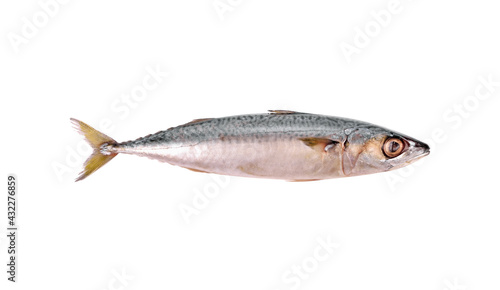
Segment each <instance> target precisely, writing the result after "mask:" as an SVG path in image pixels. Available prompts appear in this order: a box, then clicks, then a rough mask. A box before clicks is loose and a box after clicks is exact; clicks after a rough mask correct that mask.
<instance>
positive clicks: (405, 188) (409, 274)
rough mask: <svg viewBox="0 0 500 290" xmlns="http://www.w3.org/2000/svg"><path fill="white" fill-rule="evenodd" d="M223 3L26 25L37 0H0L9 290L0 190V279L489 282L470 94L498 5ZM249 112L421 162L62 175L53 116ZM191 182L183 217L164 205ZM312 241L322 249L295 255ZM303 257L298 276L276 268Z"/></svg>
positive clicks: (149, 117) (72, 283)
mask: <svg viewBox="0 0 500 290" xmlns="http://www.w3.org/2000/svg"><path fill="white" fill-rule="evenodd" d="M47 1H48V0H41V3H46V2H47ZM226 1H227V0H221V2H213V1H212V0H206V1H168V2H167V1H163V2H160V1H134V2H132V1H105V3H103V1H69V2H68V3H65V4H57V7H56V6H51V7H49V9H51V10H50V11H51V14H52V15H51V16H46V19H44V15H47V14H46V12H44V10H43V8H42V7H41V5H40V4H39V2H37V1H3V2H2V4H0V29H1V31H0V34H1V35H2V37H1V41H0V80H1V81H0V84H1V85H0V95H1V99H2V105H1V114H0V124H1V128H2V142H1V144H2V145H1V146H2V150H1V152H2V153H1V154H2V157H1V165H0V166H1V172H2V174H1V175H2V179H4V180H5V179H6V176H7V174H8V173H15V174H17V176H18V179H19V213H18V214H19V220H18V223H19V228H20V231H19V233H18V235H19V240H18V250H19V256H18V262H19V268H18V270H19V272H18V281H19V282H18V283H17V284H16V285H13V283H10V282H7V281H6V279H7V277H6V273H5V271H6V269H5V264H6V262H7V253H6V252H7V251H6V247H7V241H6V239H5V227H4V226H3V225H4V224H6V216H7V214H6V202H5V201H2V202H1V209H0V217H1V219H2V220H3V221H2V222H1V224H2V228H1V229H0V233H1V234H2V238H1V239H0V243H1V252H0V253H1V254H0V260H1V265H2V267H1V271H0V272H1V273H3V274H0V278H1V282H0V285H2V286H0V288H1V289H16V288H17V289H38V288H40V287H42V288H49V287H50V289H252V290H255V289H270V290H271V289H386V290H389V289H395V290H396V289H397V290H400V289H407V290H411V289H449V290H463V289H498V288H499V287H500V279H499V276H498V273H499V271H500V264H499V263H498V261H499V260H500V247H499V245H500V233H499V228H500V227H499V223H500V210H499V207H500V197H499V193H500V191H499V190H498V173H499V172H498V162H499V161H500V160H499V154H498V144H499V142H500V138H499V131H498V124H499V121H500V118H499V117H498V109H499V98H500V86H496V87H492V93H490V92H489V91H487V90H486V89H485V88H484V87H483V89H482V90H481V89H480V91H481V92H482V93H488V94H489V98H487V99H483V100H478V99H477V96H475V95H474V94H475V90H476V88H477V87H478V86H481V82H480V81H479V78H484V79H487V78H488V77H491V78H492V79H493V80H495V81H497V82H498V81H500V69H499V68H500V38H499V37H498V35H499V30H498V28H499V27H500V17H499V14H498V11H499V7H498V5H495V4H494V3H495V2H494V1H486V0H484V1H462V2H460V3H458V2H457V1H428V0H427V1H409V0H401V1H400V2H396V4H389V3H390V1H387V0H382V1H351V2H349V1H336V2H334V1H285V0H281V1H250V0H242V1H239V2H238V1H235V0H233V1H229V2H226ZM14 2H15V3H14ZM53 3H54V2H53ZM56 3H57V2H56ZM214 3H216V4H218V5H219V6H223V5H224V4H226V5H230V6H229V7H230V8H231V10H230V11H226V12H224V13H222V12H220V11H219V13H218V12H217V10H216V9H215V8H214ZM221 3H222V4H221ZM228 3H229V4H228ZM390 5H395V6H396V7H397V9H396V10H397V11H393V12H392V13H390V19H388V18H387V17H386V18H385V22H384V23H383V24H384V26H381V25H380V24H374V22H373V21H374V19H375V16H374V15H375V14H377V15H386V16H387V13H388V12H386V14H384V12H380V11H381V10H384V11H388V6H390ZM42 6H43V5H42ZM56 8H57V9H56ZM373 13H375V14H373ZM42 14H44V15H42ZM221 16H222V17H221ZM34 17H35V18H37V20H33V18H34ZM24 18H26V19H27V20H24ZM25 21H28V22H30V23H34V21H35V22H36V23H37V24H36V25H38V26H35V30H34V31H33V30H31V34H30V33H29V32H30V31H29V29H28V28H26V26H27V25H29V24H26V22H25ZM34 25H35V24H34ZM367 25H368V27H369V29H372V30H371V31H370V32H369V33H370V34H371V36H367V38H368V40H367V39H366V38H365V39H364V41H365V43H364V44H365V45H364V47H360V48H359V47H358V48H357V49H359V50H356V53H354V54H352V55H351V56H350V60H351V61H348V58H346V56H345V54H344V53H343V51H342V48H341V47H342V46H346V45H351V46H354V45H355V43H354V41H355V38H358V39H357V40H358V41H359V40H360V38H362V36H361V34H360V32H359V31H364V30H365V29H366V26H367ZM377 29H379V30H377ZM23 33H25V35H23ZM26 33H28V34H26ZM361 33H363V34H364V32H361ZM21 37H22V38H23V39H24V41H23V42H16V41H14V42H13V39H17V41H20V40H19V39H20V38H21ZM358 44H359V43H358ZM149 68H151V69H156V68H159V69H160V70H161V71H163V72H166V71H168V72H169V73H170V74H169V76H168V77H165V76H163V77H161V78H160V81H161V82H159V83H156V85H157V86H156V87H155V88H154V89H151V90H148V91H147V95H145V96H144V97H143V98H142V100H140V101H133V104H132V105H133V106H135V107H133V108H132V107H130V106H131V105H129V104H127V103H125V102H124V100H123V98H124V97H123V96H124V95H128V96H130V95H131V94H132V93H134V92H136V91H137V90H140V86H141V84H142V81H143V79H144V77H146V76H148V75H149V74H150V73H149V72H148V69H149ZM151 83H153V82H151ZM136 98H137V96H136ZM464 102H465V103H466V106H467V107H466V108H468V109H464V110H465V113H463V115H460V114H459V113H458V112H457V111H455V110H458V108H459V106H463V104H464ZM268 109H286V110H297V111H303V112H311V113H318V114H327V115H334V116H344V117H350V118H354V119H360V120H364V121H368V122H372V123H375V124H378V125H381V126H385V127H388V128H391V129H394V130H396V131H400V132H402V133H405V134H408V135H410V136H412V137H415V138H417V139H422V140H426V141H427V142H429V145H431V154H430V155H429V156H428V157H426V158H424V159H423V161H422V162H421V164H419V165H415V166H412V167H410V168H406V169H402V170H399V171H396V172H392V173H382V174H375V175H369V176H361V177H353V178H345V179H332V180H325V181H319V182H302V183H293V182H285V181H276V180H260V179H248V178H236V177H234V178H230V179H229V181H227V179H226V178H222V177H219V178H221V179H220V180H222V181H225V182H226V181H227V185H226V184H222V185H218V184H217V183H216V182H215V181H214V179H213V178H212V177H213V175H208V174H201V173H195V172H191V171H188V170H185V169H182V168H179V167H175V166H170V165H168V164H162V163H160V162H155V161H151V160H149V159H146V158H140V157H135V156H117V157H116V158H115V159H113V160H112V161H111V162H110V163H109V164H107V165H106V166H104V167H103V168H102V169H100V170H99V171H98V172H96V173H95V174H94V175H92V176H90V177H89V178H88V179H86V180H84V181H81V182H78V183H75V182H73V180H74V178H75V177H76V176H77V173H78V172H79V171H80V169H81V164H82V163H83V161H84V159H85V158H86V157H87V156H86V154H87V153H84V154H81V151H82V150H83V149H85V148H79V144H80V142H81V137H80V136H79V135H78V134H77V133H76V132H75V131H74V130H73V129H72V127H71V125H70V122H69V118H70V117H74V118H78V119H81V120H82V121H84V122H87V123H88V124H90V125H92V126H95V127H96V128H100V129H102V130H103V132H104V133H106V134H108V135H110V136H111V137H113V138H115V139H116V140H118V141H125V140H130V139H135V138H137V137H141V136H144V135H147V134H150V133H154V132H157V131H159V130H163V129H167V128H169V127H172V126H176V125H179V124H182V123H185V122H187V121H190V120H192V119H195V118H203V117H222V116H228V115H237V114H246V113H262V112H265V111H266V110H268ZM103 120H108V121H103ZM101 122H108V123H109V124H110V126H106V127H105V128H102V126H101V125H100V124H101ZM109 124H108V125H109ZM79 152H80V153H79ZM2 184H4V186H5V187H6V185H5V184H6V181H4V182H2ZM1 191H2V192H4V193H3V194H2V196H3V197H2V198H1V200H5V199H6V188H5V189H2V190H1ZM206 191H208V192H209V194H210V193H215V194H212V195H211V196H210V197H208V198H207V199H206V200H205V204H203V205H202V206H204V208H201V209H200V210H199V211H198V212H197V215H193V216H190V217H188V220H189V224H188V223H186V219H185V218H184V217H183V215H182V214H181V211H180V210H179V208H180V207H183V206H184V207H194V206H196V205H198V207H199V206H200V204H199V203H197V204H193V199H197V200H198V202H199V199H200V195H201V194H203V193H204V192H205V193H206ZM216 193H219V194H218V195H216ZM214 195H216V196H214ZM318 239H324V240H327V239H331V240H332V241H335V242H336V243H338V244H339V245H340V246H339V247H338V248H336V249H335V251H334V252H333V253H332V254H329V255H328V256H327V258H326V260H325V261H320V262H315V260H314V259H315V258H314V252H315V249H316V248H317V247H318V245H319V243H318ZM322 254H323V255H324V254H325V252H322ZM304 262H305V263H306V264H307V263H309V264H308V265H306V267H308V268H307V269H308V271H310V272H311V273H310V274H308V276H307V278H297V276H293V275H291V274H290V273H289V272H287V271H290V270H291V269H292V267H293V266H294V265H297V266H300V267H303V265H302V264H303V263H304ZM315 263H317V264H315ZM122 271H125V273H126V275H127V276H128V278H127V280H125V281H124V282H123V281H122V282H120V280H119V279H116V274H114V273H116V272H122ZM287 275H288V276H287ZM283 277H285V279H283ZM286 277H288V278H293V277H295V278H293V279H294V280H293V281H294V282H290V280H287V278H286ZM6 285H7V286H6Z"/></svg>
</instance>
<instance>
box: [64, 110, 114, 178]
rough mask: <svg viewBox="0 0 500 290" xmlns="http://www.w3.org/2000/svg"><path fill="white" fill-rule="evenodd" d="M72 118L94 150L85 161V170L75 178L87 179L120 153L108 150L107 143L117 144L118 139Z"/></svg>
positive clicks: (79, 131) (76, 127)
mask: <svg viewBox="0 0 500 290" xmlns="http://www.w3.org/2000/svg"><path fill="white" fill-rule="evenodd" d="M70 120H71V123H73V125H74V126H75V129H76V130H77V131H78V133H80V134H82V135H83V136H84V137H85V141H87V143H89V144H90V146H91V147H92V149H93V150H94V151H93V152H92V155H90V157H89V158H88V159H87V160H86V161H85V163H84V168H83V171H82V172H80V175H79V176H78V178H77V179H76V180H75V181H79V180H82V179H85V178H86V177H87V176H89V175H90V174H92V173H94V171H96V170H97V169H99V168H101V167H102V166H103V165H104V164H106V163H108V161H109V160H111V159H113V157H115V156H116V155H117V154H118V153H112V152H108V151H106V150H107V148H106V145H114V144H116V141H115V140H113V138H111V137H109V136H107V135H105V134H103V133H101V132H99V131H97V130H96V129H94V128H92V127H90V126H89V125H87V124H85V123H83V122H82V121H78V120H77V119H73V118H71V119H70ZM103 145H104V146H103Z"/></svg>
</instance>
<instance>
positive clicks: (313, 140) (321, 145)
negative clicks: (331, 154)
mask: <svg viewBox="0 0 500 290" xmlns="http://www.w3.org/2000/svg"><path fill="white" fill-rule="evenodd" d="M299 140H300V141H302V142H304V144H305V145H307V146H309V147H310V148H311V149H314V150H317V151H320V152H323V153H324V152H328V150H330V149H332V148H333V147H335V146H336V145H337V144H339V142H338V141H335V140H332V139H329V138H318V137H306V138H299Z"/></svg>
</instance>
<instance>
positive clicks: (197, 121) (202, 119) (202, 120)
mask: <svg viewBox="0 0 500 290" xmlns="http://www.w3.org/2000/svg"><path fill="white" fill-rule="evenodd" d="M212 119H213V118H201V119H194V120H193V121H191V122H187V123H186V124H182V125H181V126H186V125H192V124H196V123H200V122H205V121H208V120H212Z"/></svg>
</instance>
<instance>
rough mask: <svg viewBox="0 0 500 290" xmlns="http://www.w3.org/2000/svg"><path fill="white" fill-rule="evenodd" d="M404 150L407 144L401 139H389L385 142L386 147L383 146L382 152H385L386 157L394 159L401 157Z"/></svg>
mask: <svg viewBox="0 0 500 290" xmlns="http://www.w3.org/2000/svg"><path fill="white" fill-rule="evenodd" d="M404 148H405V143H404V142H403V140H401V139H399V138H387V140H385V142H384V145H383V146H382V151H383V152H384V154H385V156H387V157H389V158H394V157H397V156H399V155H401V153H403V149H404Z"/></svg>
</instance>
